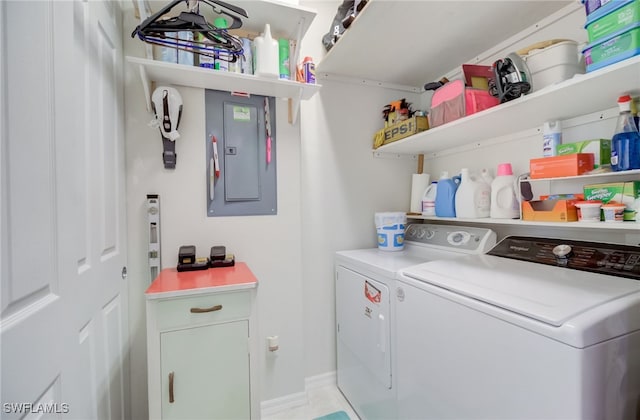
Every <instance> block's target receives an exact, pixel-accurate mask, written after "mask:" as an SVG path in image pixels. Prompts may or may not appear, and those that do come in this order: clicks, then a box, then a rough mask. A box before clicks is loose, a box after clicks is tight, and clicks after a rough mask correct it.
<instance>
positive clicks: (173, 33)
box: [131, 0, 249, 62]
mask: <svg viewBox="0 0 640 420" xmlns="http://www.w3.org/2000/svg"><path fill="white" fill-rule="evenodd" d="M179 3H187V5H188V10H187V11H182V12H181V13H180V14H179V15H178V16H173V17H167V16H166V15H167V14H168V13H169V12H170V11H171V10H172V9H173V8H174V7H175V6H176V5H178V4H179ZM200 3H205V4H207V5H209V6H211V8H212V9H213V11H214V12H215V13H217V14H221V15H226V16H228V17H230V18H231V20H232V22H231V25H229V27H228V28H217V27H215V26H214V25H212V24H210V23H209V22H207V20H206V18H205V17H204V16H203V15H201V14H200V13H199V6H200ZM223 8H224V9H227V10H228V11H225V10H223ZM241 17H245V18H248V17H249V16H248V15H247V12H246V11H245V10H244V9H242V8H240V7H236V6H233V5H231V4H228V3H225V2H223V1H220V0H190V1H187V0H173V1H172V2H171V3H169V4H167V5H166V6H165V7H163V8H162V9H160V10H159V11H158V12H156V13H154V14H153V15H151V16H149V17H148V18H147V19H145V21H144V22H142V23H141V24H140V25H138V26H137V27H136V28H135V29H134V31H133V32H132V33H131V37H132V38H135V37H136V36H138V38H140V40H142V41H144V42H147V43H150V44H156V45H160V46H163V47H169V48H176V49H179V50H185V51H189V52H193V53H197V54H201V55H207V56H211V57H217V58H222V57H218V52H220V50H224V51H225V52H227V53H229V54H228V59H229V61H232V62H234V61H236V60H237V56H239V55H242V53H243V51H242V42H241V41H240V40H239V39H238V38H237V37H235V36H233V35H231V34H229V33H228V32H227V30H228V29H236V28H240V27H241V26H242V19H241ZM183 31H189V32H193V33H194V35H195V34H198V33H199V34H202V35H203V36H204V37H205V38H207V40H208V42H206V43H204V42H200V41H199V40H197V39H196V37H195V36H194V37H193V38H194V39H193V40H192V39H182V38H180V36H179V35H178V32H183Z"/></svg>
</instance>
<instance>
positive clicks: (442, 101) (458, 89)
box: [429, 80, 500, 128]
mask: <svg viewBox="0 0 640 420" xmlns="http://www.w3.org/2000/svg"><path fill="white" fill-rule="evenodd" d="M499 103H500V100H499V99H498V98H494V97H493V96H491V95H490V94H489V92H488V91H486V90H483V89H473V88H468V87H465V85H464V81H462V80H453V81H451V82H449V83H447V84H445V85H444V86H442V87H440V88H438V89H437V90H436V91H435V92H434V93H433V97H432V98H431V111H430V112H429V126H430V127H432V128H433V127H437V126H439V125H442V124H446V123H448V122H451V121H454V120H457V119H458V118H462V117H464V116H466V115H471V114H474V113H476V112H479V111H482V110H485V109H488V108H491V107H492V106H496V105H498V104H499Z"/></svg>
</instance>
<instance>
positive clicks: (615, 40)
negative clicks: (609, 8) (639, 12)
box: [582, 22, 640, 72]
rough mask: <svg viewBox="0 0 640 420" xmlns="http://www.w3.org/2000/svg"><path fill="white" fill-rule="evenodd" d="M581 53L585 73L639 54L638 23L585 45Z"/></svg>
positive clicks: (639, 36)
mask: <svg viewBox="0 0 640 420" xmlns="http://www.w3.org/2000/svg"><path fill="white" fill-rule="evenodd" d="M582 53H583V54H584V60H585V63H586V65H587V72H590V71H593V70H597V69H600V68H603V67H606V66H608V65H611V64H614V63H617V62H619V61H622V60H626V59H627V58H631V57H633V56H636V55H638V54H640V22H638V23H634V24H633V25H631V26H628V27H626V28H624V29H623V30H621V31H618V32H615V33H613V34H612V35H610V36H608V37H606V38H604V39H602V40H598V41H597V42H593V43H591V44H589V45H587V47H586V48H585V49H584V50H583V51H582Z"/></svg>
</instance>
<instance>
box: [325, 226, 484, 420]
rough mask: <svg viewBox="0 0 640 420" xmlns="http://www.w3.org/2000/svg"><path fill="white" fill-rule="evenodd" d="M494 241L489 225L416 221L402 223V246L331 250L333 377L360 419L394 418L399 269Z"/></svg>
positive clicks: (473, 250)
mask: <svg viewBox="0 0 640 420" xmlns="http://www.w3.org/2000/svg"><path fill="white" fill-rule="evenodd" d="M495 241H496V235H495V233H494V232H493V231H491V230H489V229H481V228H470V227H460V226H446V225H432V224H415V225H408V226H407V230H406V233H405V247H404V248H405V249H404V250H403V251H382V250H378V249H377V248H373V249H358V250H350V251H340V252H337V253H336V257H335V262H336V274H335V276H336V277H335V280H336V331H337V338H336V341H337V382H338V387H339V388H340V390H341V391H342V393H343V394H344V396H345V397H346V399H347V400H348V401H349V403H350V404H351V406H352V407H353V409H354V410H355V411H356V413H357V414H358V416H360V418H362V419H385V420H388V419H394V418H397V415H396V386H395V374H394V370H395V358H394V357H395V355H394V352H395V346H394V340H395V332H394V323H395V321H394V319H393V317H394V312H395V299H392V297H391V294H392V293H395V289H396V283H395V282H396V280H395V278H396V275H397V273H398V272H399V270H401V269H403V268H406V267H410V266H413V265H417V264H421V263H424V262H425V261H431V260H435V259H443V260H448V259H452V258H455V257H461V256H464V255H468V254H477V253H482V252H486V251H487V250H489V249H491V247H492V246H493V245H494V244H495Z"/></svg>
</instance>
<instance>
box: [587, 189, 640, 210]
mask: <svg viewBox="0 0 640 420" xmlns="http://www.w3.org/2000/svg"><path fill="white" fill-rule="evenodd" d="M584 198H585V200H600V201H602V203H603V204H607V203H608V202H610V201H615V202H618V203H623V204H624V205H625V207H626V208H627V210H630V211H628V212H625V220H635V219H636V217H637V216H636V214H635V213H633V211H638V210H640V181H627V182H609V183H606V184H590V185H585V186H584Z"/></svg>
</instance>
